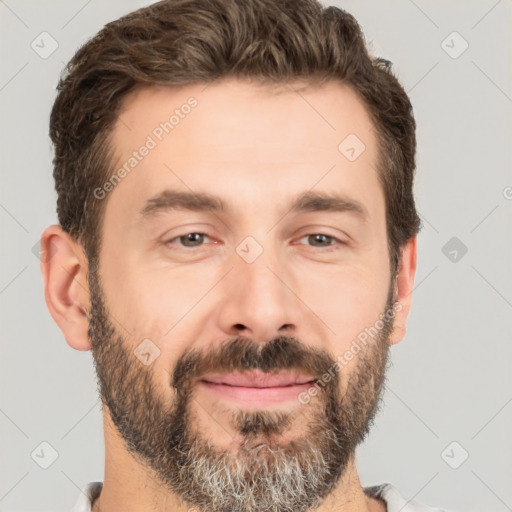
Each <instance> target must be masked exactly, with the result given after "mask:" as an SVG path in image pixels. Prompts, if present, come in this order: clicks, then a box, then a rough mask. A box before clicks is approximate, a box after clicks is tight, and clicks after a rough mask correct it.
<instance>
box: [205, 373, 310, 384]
mask: <svg viewBox="0 0 512 512" xmlns="http://www.w3.org/2000/svg"><path fill="white" fill-rule="evenodd" d="M201 380H202V381H203V382H208V383H211V384H224V385H227V386H236V387H244V388H274V387H286V386H295V385H301V384H306V383H313V382H314V380H315V378H314V377H313V376H311V375H305V374H299V373H296V372H289V371H286V372H279V373H265V372H262V371H260V370H253V371H249V372H243V373H212V374H208V375H205V376H203V377H202V378H201Z"/></svg>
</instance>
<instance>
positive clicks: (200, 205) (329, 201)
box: [139, 190, 369, 222]
mask: <svg viewBox="0 0 512 512" xmlns="http://www.w3.org/2000/svg"><path fill="white" fill-rule="evenodd" d="M172 210H188V211H193V212H211V213H215V214H217V213H226V212H229V211H230V208H229V207H228V205H227V204H226V203H225V202H224V201H223V200H222V198H220V197H219V196H216V195H213V194H209V193H206V192H180V191H177V190H164V191H162V192H160V193H158V194H156V195H155V196H153V197H151V198H150V199H148V200H147V201H146V203H145V204H144V207H143V208H142V210H141V211H140V212H139V217H140V218H141V220H144V219H148V218H151V217H153V216H155V215H156V214H158V213H161V212H166V211H172ZM305 212H338V213H339V212H349V213H352V214H354V215H355V216H356V217H358V218H359V219H360V220H362V221H363V222H367V221H368V219H369V215H368V210H367V209H366V208H365V207H364V206H363V204H362V203H361V202H359V201H357V200H355V199H353V198H350V197H346V196H343V195H338V194H333V193H330V194H329V193H326V192H311V191H308V192H304V193H303V194H300V195H299V196H298V197H297V198H295V199H294V201H293V202H292V204H291V205H290V206H289V208H288V211H287V213H286V214H288V213H305Z"/></svg>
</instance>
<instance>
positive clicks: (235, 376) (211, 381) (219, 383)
mask: <svg viewBox="0 0 512 512" xmlns="http://www.w3.org/2000/svg"><path fill="white" fill-rule="evenodd" d="M314 383H315V378H314V377H313V376H311V375H305V374H299V373H296V372H279V373H264V372H262V371H259V370H255V371H249V372H243V373H216V374H208V375H205V376H204V377H202V378H201V379H200V380H199V381H198V382H197V384H198V386H199V387H201V388H202V389H203V390H205V391H207V392H209V393H211V394H213V395H215V396H216V397H217V398H221V399H224V400H231V401H236V402H242V403H245V404H247V403H251V404H253V405H260V406H262V405H269V404H275V403H282V402H289V401H293V400H295V401H298V395H299V394H300V393H302V392H304V391H307V390H308V389H309V388H310V387H311V386H312V385H313V384H314Z"/></svg>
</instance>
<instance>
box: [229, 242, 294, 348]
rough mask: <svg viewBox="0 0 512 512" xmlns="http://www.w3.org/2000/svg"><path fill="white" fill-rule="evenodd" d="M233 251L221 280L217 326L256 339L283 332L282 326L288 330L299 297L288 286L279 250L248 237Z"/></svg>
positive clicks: (288, 279) (291, 325) (292, 330)
mask: <svg viewBox="0 0 512 512" xmlns="http://www.w3.org/2000/svg"><path fill="white" fill-rule="evenodd" d="M267 240H269V239H267ZM236 252H237V254H235V255H234V258H233V260H234V265H233V269H232V271H231V272H230V273H229V276H228V279H227V280H226V282H225V284H224V286H225V288H224V291H223V297H224V299H223V300H222V304H221V311H220V323H221V328H222V329H223V330H224V331H225V332H226V333H229V334H230V335H237V334H243V335H244V336H248V337H252V338H254V339H255V340H258V341H266V340H269V339H270V338H272V337H274V336H277V335H279V334H285V332H283V331H284V329H286V333H287V334H292V333H293V332H294V331H295V330H296V328H297V326H298V325H299V323H300V318H299V317H300V313H301V311H300V301H299V300H298V298H297V297H296V296H295V295H294V293H293V292H292V290H291V289H290V288H291V287H292V285H291V283H290V279H291V276H290V275H289V274H290V272H289V271H288V269H287V268H286V264H285V262H284V260H283V258H282V257H281V255H280V254H279V251H278V250H276V249H275V248H273V247H271V246H270V242H269V243H268V244H266V247H262V246H261V245H259V244H258V243H257V242H256V241H255V240H254V239H251V237H248V239H246V240H244V241H243V242H242V243H241V244H239V246H238V247H237V250H236Z"/></svg>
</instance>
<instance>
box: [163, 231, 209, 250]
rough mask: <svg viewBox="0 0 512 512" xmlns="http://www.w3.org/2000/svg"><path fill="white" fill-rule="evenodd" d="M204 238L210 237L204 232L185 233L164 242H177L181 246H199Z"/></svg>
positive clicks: (202, 243)
mask: <svg viewBox="0 0 512 512" xmlns="http://www.w3.org/2000/svg"><path fill="white" fill-rule="evenodd" d="M206 238H208V239H210V237H209V236H208V235H207V234H206V233H196V232H194V233H186V234H184V235H180V236H176V237H174V238H171V239H170V240H167V241H166V242H165V244H166V245H167V244H172V243H177V245H179V246H181V247H192V248H193V247H200V246H202V245H204V241H205V239H206Z"/></svg>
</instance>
